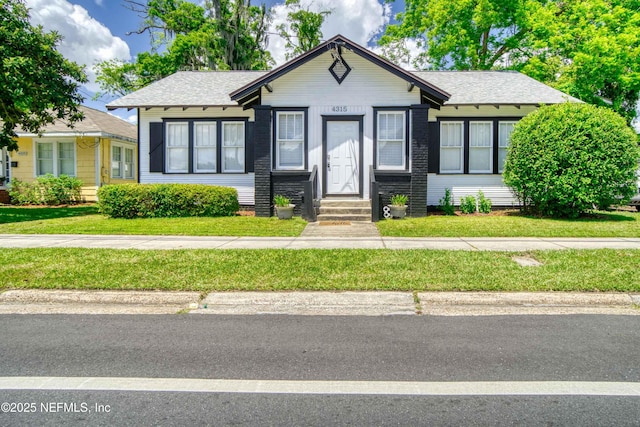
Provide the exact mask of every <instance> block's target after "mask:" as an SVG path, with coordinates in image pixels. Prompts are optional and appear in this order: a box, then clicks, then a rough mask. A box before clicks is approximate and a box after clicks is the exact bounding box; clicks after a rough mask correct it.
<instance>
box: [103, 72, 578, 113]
mask: <svg viewBox="0 0 640 427" xmlns="http://www.w3.org/2000/svg"><path fill="white" fill-rule="evenodd" d="M266 73H267V71H181V72H178V73H175V74H173V75H171V76H169V77H166V78H164V79H162V80H159V81H157V82H155V83H152V84H151V85H149V86H147V87H145V88H143V89H140V90H138V91H136V92H134V93H131V94H129V95H126V96H124V97H123V98H120V99H117V100H115V101H113V102H111V103H109V104H108V105H107V108H109V109H113V108H136V107H205V106H214V105H219V106H231V105H237V103H236V102H235V101H231V99H230V98H229V93H231V92H233V91H234V90H237V89H239V88H241V87H243V86H245V85H247V84H249V83H251V82H253V81H254V80H257V79H259V78H260V77H262V76H263V75H264V74H266ZM412 73H413V74H415V75H416V76H417V77H419V78H421V79H423V80H425V81H427V82H428V83H431V84H432V85H434V86H436V87H438V88H439V89H442V90H444V91H445V92H448V93H450V94H451V98H450V99H449V101H447V102H446V103H445V104H444V105H498V104H500V105H538V104H557V103H561V102H566V101H574V102H579V100H578V99H576V98H573V97H571V96H569V95H566V94H564V93H562V92H560V91H558V90H556V89H553V88H551V87H549V86H547V85H545V84H543V83H540V82H539V81H537V80H534V79H532V78H531V77H528V76H526V75H524V74H521V73H518V72H515V71H414V72H412Z"/></svg>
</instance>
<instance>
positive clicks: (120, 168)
mask: <svg viewBox="0 0 640 427" xmlns="http://www.w3.org/2000/svg"><path fill="white" fill-rule="evenodd" d="M133 161H134V156H133V148H130V147H125V146H124V145H119V144H111V178H120V179H133V178H134V176H133Z"/></svg>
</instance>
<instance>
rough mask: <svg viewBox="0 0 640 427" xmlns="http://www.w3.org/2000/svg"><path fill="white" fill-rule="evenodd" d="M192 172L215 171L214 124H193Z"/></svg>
mask: <svg viewBox="0 0 640 427" xmlns="http://www.w3.org/2000/svg"><path fill="white" fill-rule="evenodd" d="M193 139H194V142H193V145H194V147H193V150H194V156H193V171H194V172H215V171H216V158H217V155H216V153H217V152H216V122H194V124H193Z"/></svg>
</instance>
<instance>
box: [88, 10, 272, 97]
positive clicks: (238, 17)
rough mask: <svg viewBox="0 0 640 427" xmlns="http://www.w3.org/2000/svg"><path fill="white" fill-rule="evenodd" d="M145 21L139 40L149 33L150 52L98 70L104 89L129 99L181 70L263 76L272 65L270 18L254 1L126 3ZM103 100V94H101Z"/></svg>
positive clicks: (107, 63) (108, 64)
mask: <svg viewBox="0 0 640 427" xmlns="http://www.w3.org/2000/svg"><path fill="white" fill-rule="evenodd" d="M126 1H127V3H128V5H129V8H130V9H131V10H133V11H135V12H137V13H138V14H139V15H140V17H141V18H142V25H141V27H140V28H139V29H138V30H137V31H135V33H137V34H143V33H149V34H150V37H151V40H152V50H151V52H143V53H141V54H139V55H138V56H137V58H136V60H135V61H133V62H123V61H113V60H112V61H105V62H102V63H100V64H98V66H97V79H96V81H97V82H98V83H99V84H100V87H101V89H102V90H103V91H104V92H105V93H109V94H112V95H125V94H127V93H130V92H132V91H134V90H137V89H140V88H142V87H144V86H146V85H148V84H150V83H152V82H154V81H156V80H159V79H161V78H163V77H166V76H168V75H170V74H172V73H175V72H176V71H180V70H264V69H267V68H269V67H270V66H271V64H272V63H273V59H272V58H271V55H270V54H269V52H267V50H266V44H267V27H268V24H269V15H268V13H267V10H266V8H265V6H264V5H263V6H259V7H258V6H252V5H251V2H250V0H206V1H205V2H204V4H203V5H202V6H199V5H196V4H194V3H191V2H189V1H186V0H149V1H147V2H146V3H141V2H138V1H135V0H126ZM98 96H100V94H98Z"/></svg>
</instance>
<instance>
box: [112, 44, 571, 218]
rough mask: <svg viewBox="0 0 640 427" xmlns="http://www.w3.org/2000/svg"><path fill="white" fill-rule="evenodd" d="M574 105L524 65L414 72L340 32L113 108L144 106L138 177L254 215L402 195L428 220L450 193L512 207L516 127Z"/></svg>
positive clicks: (184, 78) (309, 213)
mask: <svg viewBox="0 0 640 427" xmlns="http://www.w3.org/2000/svg"><path fill="white" fill-rule="evenodd" d="M566 101H577V100H576V99H574V98H570V97H569V96H567V95H565V94H563V93H561V92H559V91H557V90H555V89H552V88H550V87H548V86H546V85H544V84H542V83H539V82H537V81H535V80H533V79H531V78H529V77H527V76H524V75H522V74H519V73H515V72H409V71H406V70H404V69H402V68H400V67H398V66H396V65H394V64H392V63H390V62H388V61H386V60H385V59H383V58H380V57H379V56H377V55H375V54H374V53H372V52H371V51H369V50H367V49H365V48H363V47H361V46H359V45H357V44H355V43H353V42H352V41H350V40H348V39H346V38H344V37H342V36H340V35H338V36H335V37H333V38H332V39H330V40H328V41H326V42H324V43H322V44H321V45H319V46H317V47H316V48H314V49H312V50H310V51H308V52H306V53H304V54H302V55H300V56H299V57H297V58H295V59H293V60H291V61H289V62H287V63H286V64H284V65H282V66H280V67H278V68H276V69H274V70H271V71H268V72H255V71H253V72H252V71H223V72H178V73H176V74H174V75H171V76H169V77H167V78H165V79H163V80H160V81H158V82H155V83H153V84H151V85H149V86H147V87H145V88H143V89H141V90H138V91H136V92H134V93H132V94H129V95H127V96H125V97H123V98H120V99H118V100H116V101H114V102H112V103H110V104H109V105H108V106H107V107H108V108H111V109H113V108H129V109H132V108H137V110H138V115H139V121H138V123H139V132H140V138H139V141H140V152H141V163H140V182H143V183H151V182H185V183H189V182H192V183H207V184H216V185H225V186H232V187H235V188H236V189H237V190H238V193H239V199H240V203H241V204H243V205H253V206H255V211H256V215H259V216H270V215H272V213H273V208H272V200H273V196H274V194H283V195H287V196H289V197H290V198H291V199H292V201H293V203H295V204H296V205H297V208H296V209H297V213H298V214H302V215H303V216H305V217H306V218H307V219H311V220H315V218H316V206H317V205H318V201H320V202H323V201H326V200H327V199H335V198H342V199H349V200H354V199H355V200H359V199H363V200H371V205H372V207H373V210H372V219H374V220H376V219H377V218H378V217H379V215H380V213H381V209H380V206H382V205H384V204H386V203H388V200H389V198H390V196H391V195H392V194H394V193H402V194H406V195H408V196H409V212H408V214H409V215H412V216H423V215H425V214H426V212H427V206H435V205H437V204H438V202H439V199H440V198H442V196H443V195H444V192H445V188H451V189H452V191H453V194H454V197H455V202H456V203H459V199H460V197H463V196H465V195H467V194H475V193H477V191H478V190H482V191H484V193H485V195H486V196H487V197H489V198H491V199H492V200H493V203H494V205H503V206H504V205H513V204H515V203H516V201H515V200H514V198H513V196H512V194H511V193H510V191H509V189H508V188H506V187H505V186H504V184H503V182H502V179H501V175H500V173H501V171H502V165H503V163H504V158H505V153H506V146H507V144H508V140H509V135H510V132H511V131H512V129H513V125H514V124H515V122H517V121H518V120H519V119H520V118H521V117H523V116H525V115H526V114H528V113H530V112H531V111H534V110H535V109H536V108H537V107H538V106H539V105H541V104H550V103H560V102H566Z"/></svg>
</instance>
